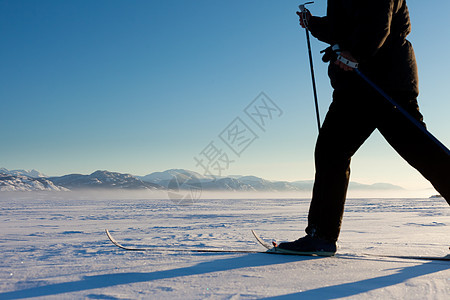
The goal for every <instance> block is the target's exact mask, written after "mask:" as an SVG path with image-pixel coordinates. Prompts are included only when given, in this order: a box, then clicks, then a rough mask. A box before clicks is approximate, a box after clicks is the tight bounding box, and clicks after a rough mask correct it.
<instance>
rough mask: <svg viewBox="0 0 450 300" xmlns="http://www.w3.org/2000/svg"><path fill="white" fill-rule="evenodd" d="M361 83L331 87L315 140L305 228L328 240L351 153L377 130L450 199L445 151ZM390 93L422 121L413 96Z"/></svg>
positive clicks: (339, 212) (335, 226)
mask: <svg viewBox="0 0 450 300" xmlns="http://www.w3.org/2000/svg"><path fill="white" fill-rule="evenodd" d="M359 86H360V87H359V88H357V89H352V90H335V91H334V93H333V102H332V104H331V105H330V108H329V111H328V113H327V116H326V118H325V121H324V123H323V125H322V128H321V130H320V133H319V137H318V140H317V143H316V149H315V165H316V176H315V182H314V188H313V197H312V201H311V205H310V210H309V216H308V227H307V228H306V232H307V233H308V234H313V235H316V236H319V237H322V238H325V239H328V240H331V241H336V240H337V239H338V236H339V232H340V228H341V222H342V216H343V213H344V204H345V199H346V194H347V188H348V183H349V177H350V160H351V157H352V156H353V154H355V152H356V151H357V150H358V148H359V147H360V146H361V145H362V144H363V143H364V141H365V140H366V139H367V138H368V137H369V136H370V135H371V133H372V132H373V131H374V130H375V129H378V130H379V132H380V133H381V134H382V135H383V137H384V138H385V139H386V141H387V142H388V143H389V144H390V145H391V146H392V147H393V148H394V149H395V150H396V151H397V153H398V154H400V156H401V157H403V158H404V159H405V160H406V161H407V162H408V163H409V164H410V165H411V166H413V167H414V168H415V169H417V170H418V171H419V172H420V173H421V174H422V175H423V176H424V177H425V178H426V179H428V180H429V181H430V182H431V183H432V185H433V186H434V187H435V188H436V190H437V191H438V192H439V193H440V194H441V195H442V196H443V197H444V198H445V199H446V200H447V202H448V203H449V204H450V157H449V155H448V154H447V153H446V152H445V151H443V150H442V148H440V147H439V146H438V145H436V144H435V143H434V142H433V141H432V140H430V139H429V138H428V137H427V136H426V135H425V134H424V133H423V132H422V131H421V130H420V129H418V128H417V127H416V126H415V125H414V124H412V122H410V121H409V120H408V119H406V118H405V117H404V116H403V115H402V114H401V113H400V112H399V111H398V110H396V109H395V108H394V107H393V106H392V105H391V104H390V103H388V102H387V101H386V100H385V99H384V98H382V96H381V95H379V94H378V93H377V92H376V91H374V90H372V88H371V87H369V86H367V87H366V86H365V83H364V82H361V83H360V84H359ZM361 86H362V87H361ZM390 96H391V97H392V98H393V99H394V100H395V101H397V102H398V103H399V104H400V105H401V106H402V107H403V108H404V109H406V110H407V111H408V112H409V113H410V114H411V115H412V116H413V117H414V118H416V119H417V120H419V121H420V122H421V123H422V119H423V118H422V115H421V113H420V112H419V107H418V104H417V100H416V97H417V95H415V94H414V93H410V92H395V93H390ZM422 124H423V125H424V126H425V124H424V123H422ZM374 159H377V158H376V157H374ZM386 172H389V170H386Z"/></svg>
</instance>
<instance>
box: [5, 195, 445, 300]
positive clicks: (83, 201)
mask: <svg viewBox="0 0 450 300" xmlns="http://www.w3.org/2000/svg"><path fill="white" fill-rule="evenodd" d="M227 197H228V196H226V195H224V198H225V199H201V200H197V201H196V202H195V203H194V204H192V205H178V204H176V203H175V202H172V201H171V200H170V199H169V198H168V197H167V198H164V197H160V199H155V197H154V196H153V195H152V194H150V192H149V193H144V192H141V193H139V194H131V193H130V194H125V193H119V192H115V193H110V194H99V193H92V192H91V193H84V194H82V193H74V192H65V193H58V192H32V193H23V192H22V193H5V192H2V193H0V226H1V230H0V247H1V251H0V299H25V298H31V297H36V298H38V299H449V295H450V262H442V261H441V262H438V261H420V260H404V259H394V258H379V257H372V256H364V255H362V254H363V253H372V254H388V255H389V254H392V255H395V254H398V255H440V256H445V255H447V254H448V252H449V251H448V246H449V244H450V235H449V233H450V232H449V226H450V208H449V206H448V204H447V203H446V202H445V201H444V200H443V199H349V200H348V202H347V206H346V212H345V217H344V223H343V228H342V234H341V238H340V243H339V250H338V252H339V253H341V254H348V255H345V257H329V258H317V257H300V256H283V255H269V254H211V253H184V252H182V253H180V252H158V251H155V252H127V251H124V250H121V249H119V248H117V247H115V246H114V245H112V244H111V243H110V242H109V241H108V239H107V237H106V235H105V233H104V229H105V228H107V229H109V230H110V231H111V233H112V234H113V236H114V237H115V238H116V239H117V240H118V241H119V242H120V243H122V244H123V245H126V246H146V247H160V248H161V247H168V248H176V249H181V248H193V249H200V248H202V249H203V248H224V249H235V250H247V249H251V250H261V251H264V249H263V248H262V247H261V246H260V245H259V244H257V243H256V241H255V240H254V238H253V236H252V235H251V233H250V230H251V229H255V230H256V231H257V232H258V233H259V234H260V235H261V237H262V238H263V239H265V240H267V241H269V242H270V241H271V240H272V238H277V239H278V241H282V240H293V239H297V238H299V237H300V236H303V229H304V227H305V226H306V222H307V212H308V206H309V200H307V199H293V198H291V199H273V198H271V199H230V198H227Z"/></svg>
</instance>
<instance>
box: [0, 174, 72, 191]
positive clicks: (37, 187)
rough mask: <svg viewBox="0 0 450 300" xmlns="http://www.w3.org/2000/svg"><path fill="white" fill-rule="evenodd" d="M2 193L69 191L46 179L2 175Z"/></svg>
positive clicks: (0, 185)
mask: <svg viewBox="0 0 450 300" xmlns="http://www.w3.org/2000/svg"><path fill="white" fill-rule="evenodd" d="M0 191H1V192H31V191H58V192H59V191H68V189H66V188H64V187H61V186H57V185H55V184H54V183H53V182H51V181H50V180H48V179H45V178H31V177H29V176H23V175H11V174H5V173H2V172H1V173H0Z"/></svg>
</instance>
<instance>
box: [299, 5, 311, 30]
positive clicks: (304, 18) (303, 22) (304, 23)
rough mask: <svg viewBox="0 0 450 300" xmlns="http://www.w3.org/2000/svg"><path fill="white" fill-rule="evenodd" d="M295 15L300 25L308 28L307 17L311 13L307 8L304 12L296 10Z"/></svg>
mask: <svg viewBox="0 0 450 300" xmlns="http://www.w3.org/2000/svg"><path fill="white" fill-rule="evenodd" d="M297 16H298V17H299V19H300V26H302V27H303V28H308V25H309V24H308V23H309V19H310V18H311V16H312V15H311V13H310V11H309V10H307V9H305V11H304V12H301V11H298V12H297Z"/></svg>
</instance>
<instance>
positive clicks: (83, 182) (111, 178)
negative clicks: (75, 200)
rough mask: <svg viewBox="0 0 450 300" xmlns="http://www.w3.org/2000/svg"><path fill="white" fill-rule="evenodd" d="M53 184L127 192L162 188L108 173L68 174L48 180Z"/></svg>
mask: <svg viewBox="0 0 450 300" xmlns="http://www.w3.org/2000/svg"><path fill="white" fill-rule="evenodd" d="M49 180H51V181H52V182H53V183H54V184H57V185H60V186H63V187H66V188H68V189H71V190H72V189H92V188H97V189H127V190H143V189H147V190H156V189H161V188H162V187H161V186H159V185H157V184H153V183H150V182H143V181H142V180H140V179H138V178H136V177H134V176H133V175H130V174H121V173H117V172H109V171H96V172H94V173H92V174H90V175H82V174H70V175H64V176H61V177H51V178H49Z"/></svg>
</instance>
